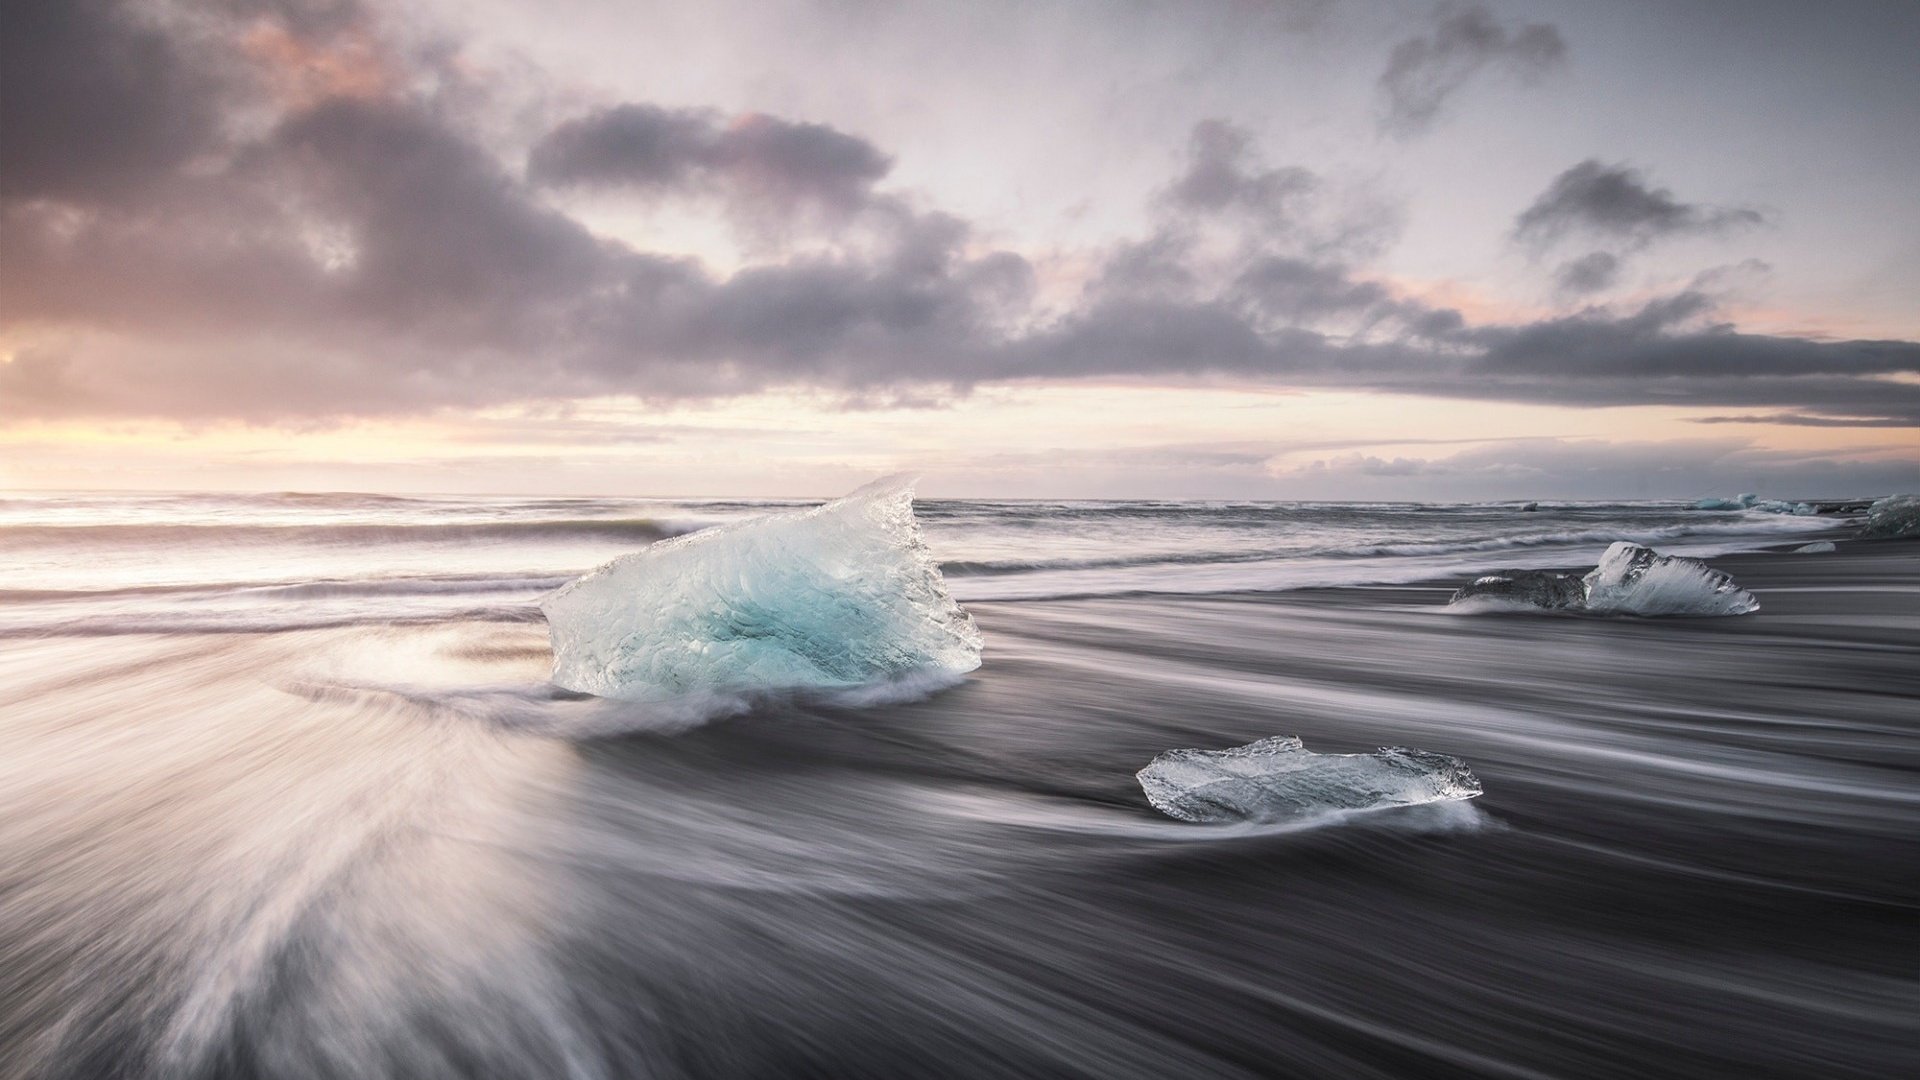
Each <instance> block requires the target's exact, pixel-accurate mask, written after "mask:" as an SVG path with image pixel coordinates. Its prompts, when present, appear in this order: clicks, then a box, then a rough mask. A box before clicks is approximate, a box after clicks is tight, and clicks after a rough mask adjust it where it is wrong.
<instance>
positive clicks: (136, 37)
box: [0, 0, 220, 199]
mask: <svg viewBox="0 0 1920 1080" xmlns="http://www.w3.org/2000/svg"><path fill="white" fill-rule="evenodd" d="M151 14H152V13H151V12H143V11H142V10H140V9H138V8H136V7H135V6H134V5H132V4H126V3H120V2H118V0H6V2H5V3H4V5H0V28H4V29H0V198H26V197H34V196H45V195H56V194H57V195H62V196H67V197H75V198H81V197H84V198H88V199H98V198H103V197H115V196H123V195H127V194H129V193H131V192H132V191H134V190H136V189H138V188H140V187H141V186H143V185H145V184H147V183H150V182H152V181H154V180H156V179H158V178H160V177H163V176H165V175H166V174H167V172H168V171H169V170H171V169H173V168H174V167H176V166H178V165H180V164H181V163H182V162H184V161H186V160H187V159H188V158H190V157H192V156H193V155H194V154H195V153H196V152H198V151H199V150H201V149H203V148H204V147H206V146H207V145H208V144H209V143H210V142H211V141H212V139H213V137H214V133H215V125H216V122H217V120H218V115H217V96H218V93H219V90H220V86H219V83H218V81H217V80H216V78H215V77H214V74H213V73H212V72H211V71H210V70H207V69H205V68H201V67H199V66H197V65H196V64H195V63H194V58H193V57H192V56H191V55H190V49H189V48H187V47H185V46H183V45H182V44H180V43H179V42H178V41H177V40H176V38H175V36H173V35H170V34H169V33H168V32H167V31H166V29H165V28H164V27H163V26H162V25H160V24H158V23H156V22H155V21H153V19H152V18H151Z"/></svg>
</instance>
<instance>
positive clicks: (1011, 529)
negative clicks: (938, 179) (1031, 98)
mask: <svg viewBox="0 0 1920 1080" xmlns="http://www.w3.org/2000/svg"><path fill="white" fill-rule="evenodd" d="M794 505H798V504H792V503H779V502H765V501H739V500H733V501H721V500H646V499H561V498H475V497H458V498H455V497H447V498H425V497H405V498H401V497H386V496H369V495H344V494H343V495H325V494H323V495H303V494H283V495H261V496H235V495H206V494H197V495H196V494H182V495H116V494H88V493H80V494H63V495H39V494H33V495H8V496H6V497H4V498H0V747H4V749H0V1077H5V1078H6V1080H29V1078H31V1080H67V1078H71V1080H94V1078H120V1077H124V1078H135V1077H140V1078H145V1077H161V1078H176V1077H177V1078H196V1080H197V1078H208V1080H212V1078H242V1077H260V1078H269V1077H271V1078H281V1077H286V1078H316V1080H317V1078H336V1077H337V1078H368V1077H396V1078H409V1080H415V1078H441V1077H445V1078H456V1077H459V1078H467V1077H475V1078H478V1077H486V1078H491V1077H501V1078H528V1080H533V1078H550V1077H570V1078H571V1077H580V1078H609V1080H611V1078H625V1077H688V1078H692V1077H834V1078H858V1077H872V1078H876V1080H881V1078H885V1080H898V1078H908V1077H955V1078H972V1077H1141V1078H1148V1077H1151V1078H1156V1080H1158V1078H1167V1077H1182V1078H1184V1077H1341V1078H1348V1077H1446V1076H1462V1077H1466V1076H1475V1077H1478V1076H1493V1077H1609V1076H1634V1077H1668V1076H1671V1077H1698V1076H1718V1075H1725V1076H1743V1077H1771V1076H1779V1077H1814V1076H1818V1077H1861V1078H1867V1077H1886V1076H1895V1075H1908V1074H1911V1073H1913V1072H1914V1071H1916V1069H1920V1050H1917V1048H1916V1042H1915V1039H1914V1037H1913V1019H1914V1016H1915V1015H1916V1013H1917V1011H1920V979H1916V975H1917V974H1920V969H1917V967H1916V964H1917V961H1916V958H1917V957H1920V783H1916V780H1917V779H1920V544H1915V543H1913V542H1905V541H1884V542H1856V541H1853V540H1851V539H1850V538H1851V537H1852V536H1854V535H1855V532H1856V524H1857V523H1856V522H1853V521H1851V520H1848V519H1845V518H1843V517H1834V516H1824V515H1823V516H1811V517H1796V516H1792V515H1781V514H1768V513H1762V512H1758V511H1739V510H1735V511H1702V510H1695V509H1692V508H1690V507H1688V506H1685V505H1682V504H1676V503H1656V502H1637V503H1608V504H1597V503H1553V502H1541V503H1539V504H1537V505H1534V506H1533V508H1531V509H1528V508H1527V506H1526V504H1520V503H1499V504H1462V505H1421V504H1348V503H1220V502H1210V503H1183V502H1027V501H978V500H938V499H935V500H924V501H922V502H921V503H920V504H919V506H918V514H919V517H920V519H921V522H922V525H923V531H924V539H925V541H926V543H927V544H928V545H929V547H930V548H931V549H932V551H933V553H934V554H935V556H936V557H937V558H938V559H939V560H940V562H941V564H942V567H943V572H944V574H945V576H946V579H947V582H948V584H949V586H950V587H951V589H952V592H953V594H954V595H955V597H956V598H958V599H959V600H960V602H961V603H962V604H964V605H965V606H966V607H967V609H968V610H969V611H970V612H971V613H972V615H973V617H974V619H975V622H976V623H977V625H978V628H979V630H980V632H981V634H982V635H983V636H984V638H985V642H986V651H985V655H984V663H983V664H982V666H981V667H980V668H979V670H977V671H975V672H973V673H972V674H971V675H969V676H968V677H967V678H965V679H964V680H963V681H962V682H960V683H959V684H958V685H956V686H952V687H950V688H947V689H944V690H940V691H939V692H936V693H930V694H925V695H921V696H919V697H917V698H915V699H912V700H892V701H886V702H877V703H866V704H859V703H853V702H848V701H844V700H842V701H837V702H835V701H826V700H811V699H806V698H800V697H779V696H771V697H768V698H766V699H764V700H756V701H753V702H750V703H746V704H742V705H740V706H738V707H736V708H731V709H727V710H720V711H717V712H713V713H704V714H700V715H688V714H686V713H673V712H672V711H671V710H661V709H659V708H656V707H653V706H649V705H642V704H635V703H623V702H615V701H606V700H601V699H596V698H590V697H587V696H585V695H581V694H576V693H570V692H566V691H562V690H559V689H557V688H556V687H554V686H553V685H552V684H551V683H550V682H549V681H548V675H549V673H550V670H551V664H552V657H551V653H550V651H549V649H548V644H547V635H546V627H545V625H544V623H543V622H542V617H541V614H540V610H539V608H538V606H537V603H538V600H539V599H540V597H542V596H543V595H545V594H547V593H548V592H550V591H551V590H553V589H555V588H556V587H558V586H559V585H561V584H563V583H564V582H566V581H567V580H569V579H570V578H572V577H573V576H575V575H578V574H580V573H582V572H583V571H586V570H588V569H590V568H592V567H594V566H595V565H597V564H599V563H601V562H603V561H605V560H607V559H610V558H612V557H614V556H616V555H619V554H621V553H624V552H627V551H632V550H635V549H638V548H641V547H644V546H646V545H648V544H650V543H655V542H658V541H660V540H662V539H664V538H668V537H672V536H677V535H682V534H685V533H687V532H689V531H692V530H697V529H700V528H703V527H706V526H709V525H714V524H720V523H725V522H730V521H738V520H742V519H745V518H748V517H751V516H754V515H758V514H763V513H767V512H769V511H773V510H779V509H785V508H791V507H792V506H794ZM1829 539H1830V540H1837V541H1840V544H1839V550H1838V551H1837V552H1833V553H1828V554H1819V555H1802V554H1792V553H1790V552H1791V549H1792V548H1794V547H1798V546H1800V545H1802V544H1805V543H1807V542H1810V541H1816V540H1829ZM1616 540H1632V541H1636V542H1641V543H1647V544H1650V545H1652V546H1655V547H1657V548H1659V549H1660V550H1661V551H1663V552H1672V553H1682V554H1693V555H1697V556H1703V557H1709V558H1710V559H1711V561H1712V562H1713V564H1714V565H1715V566H1717V567H1719V568H1720V569H1723V570H1726V571H1727V572H1729V573H1731V574H1732V575H1733V576H1734V577H1735V579H1736V580H1738V581H1739V583H1740V584H1741V585H1743V586H1745V587H1747V588H1748V589H1750V590H1751V591H1752V592H1753V593H1754V595H1755V596H1756V597H1757V598H1758V599H1759V601H1760V605H1761V606H1760V610H1759V611H1758V612H1757V613H1754V614H1752V615H1742V616H1737V617H1725V618H1707V619H1630V618H1595V617H1573V616H1555V615H1547V614H1537V615H1527V614H1504V615H1477V616H1469V615H1461V614H1458V613H1456V612H1450V611H1448V609H1447V608H1446V605H1445V601H1446V599H1447V597H1448V595H1449V593H1450V591H1451V589H1452V588H1454V587H1455V586H1457V585H1458V584H1460V583H1462V582H1463V581H1465V580H1468V579H1471V578H1472V577H1474V576H1475V575H1477V574H1480V573H1484V572H1486V571H1489V570H1494V569H1500V568H1508V567H1516V568H1525V567H1536V568H1585V567H1590V566H1592V565H1593V563H1594V562H1595V560H1596V559H1597V558H1598V557H1599V555H1600V554H1601V552H1602V551H1603V550H1604V549H1605V548H1606V546H1607V545H1608V544H1609V543H1610V542H1612V541H1616ZM1273 735H1295V736H1299V737H1301V738H1302V739H1304V740H1305V743H1306V745H1307V747H1308V748H1309V749H1312V750H1315V751H1320V752H1330V753H1356V752H1366V751H1370V750H1373V749H1374V748H1376V747H1382V746H1409V747H1416V748H1420V749H1424V750H1430V751H1434V752H1438V753H1444V754H1448V755H1453V756H1457V757H1459V758H1461V759H1462V760H1464V761H1465V762H1467V763H1468V765H1469V766H1470V767H1471V768H1472V770H1473V772H1474V774H1475V775H1476V776H1477V777H1478V778H1479V779H1480V781H1481V782H1482V784H1483V785H1484V789H1485V793H1484V794H1483V795H1482V796H1481V797H1479V798H1477V799H1473V800H1471V801H1467V802H1450V803H1439V804H1432V805H1426V806H1413V807H1403V808H1396V809H1391V810H1381V811H1372V812H1357V813H1330V814H1325V815H1320V816H1317V817H1313V818H1311V819H1306V820H1298V821H1291V822H1287V823H1282V824H1264V825H1258V824H1247V825H1220V826H1196V825H1192V824H1187V823H1183V822H1179V821H1175V820H1172V819H1171V818H1168V817H1166V816H1164V815H1161V814H1159V813H1158V812H1156V811H1155V810H1154V809H1153V808H1152V807H1151V806H1149V805H1148V803H1147V802H1146V800H1145V798H1144V797H1143V796H1142V793H1141V790H1140V787H1139V785H1138V783H1137V782H1136V781H1135V779H1134V773H1135V772H1136V771H1137V770H1139V769H1140V768H1141V767H1143V766H1144V765H1146V764H1147V762H1148V761H1150V760H1151V759H1152V758H1153V757H1154V756H1155V755H1156V754H1159V753H1161V752H1163V751H1165V750H1168V749H1172V748H1177V747H1202V748H1224V747H1229V746H1235V745H1240V744H1243V743H1247V742H1250V741H1252V740H1255V739H1260V738H1265V737H1268V736H1273Z"/></svg>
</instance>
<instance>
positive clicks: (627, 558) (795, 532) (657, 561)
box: [540, 480, 981, 700]
mask: <svg viewBox="0 0 1920 1080" xmlns="http://www.w3.org/2000/svg"><path fill="white" fill-rule="evenodd" d="M540 606H541V610H542V611H544V612H545V613H546V616H547V623H548V626H549V633H550V635H551V637H552V640H553V653H554V661H553V681H554V682H555V683H557V684H559V685H560V686H563V687H566V688H568V689H570V690H578V691H582V692H584V693H589V694H596V695H599V696H601V697H613V698H626V699H634V700H654V699H662V698H669V697H676V696H680V695H686V694H697V693H706V692H710V693H740V692H747V693H752V692H758V691H775V690H798V689H847V688H853V687H862V686H869V685H873V684H878V683H884V682H888V681H892V680H896V679H903V678H908V677H920V676H926V675H933V676H953V677H958V676H959V675H962V674H964V673H966V672H969V671H972V670H973V669H975V668H977V667H979V666H980V650H981V639H980V634H979V631H977V630H976V629H975V628H974V625H973V620H972V618H971V617H969V616H968V615H967V613H966V612H965V611H963V610H962V609H961V608H960V605H959V604H957V603H955V602H954V599H953V597H952V596H950V595H949V594H948V592H947V588H946V584H945V582H944V581H943V580H942V579H941V576H940V568H939V564H938V563H937V562H936V561H935V560H934V558H933V555H932V553H931V552H929V551H928V550H927V547H926V545H925V543H923V542H922V541H921V538H920V531H919V525H918V523H917V522H916V521H915V520H914V516H913V489H912V486H911V484H910V483H908V482H905V481H901V480H887V481H881V482H879V483H876V484H871V485H868V486H867V487H864V488H862V489H860V490H859V491H856V492H854V493H853V494H851V495H848V496H847V497H845V498H842V499H839V500H836V501H834V502H830V503H827V504H826V505H824V506H819V507H815V508H813V509H810V510H803V511H798V512H794V513H785V514H772V515H768V516H765V517H760V518H755V519H752V520H750V521H743V522H737V523H734V524H730V525H722V526H718V527H716V528H712V529H707V530H705V531H702V532H697V533H693V534H690V535H687V536H682V537H677V538H675V539H672V540H666V541H662V542H660V543H657V544H654V545H653V546H651V547H647V548H643V549H642V550H640V551H636V552H633V553H631V554H628V555H623V556H621V557H620V558H618V559H615V560H613V561H612V562H610V563H608V564H606V565H605V566H602V567H600V568H599V569H597V570H595V571H593V572H592V573H590V574H587V575H586V576H584V577H581V578H578V579H576V580H575V581H573V582H571V583H569V584H567V585H565V586H563V587H562V588H560V589H559V590H558V591H557V592H554V593H553V594H551V595H549V596H548V597H546V599H544V600H543V601H541V605H540Z"/></svg>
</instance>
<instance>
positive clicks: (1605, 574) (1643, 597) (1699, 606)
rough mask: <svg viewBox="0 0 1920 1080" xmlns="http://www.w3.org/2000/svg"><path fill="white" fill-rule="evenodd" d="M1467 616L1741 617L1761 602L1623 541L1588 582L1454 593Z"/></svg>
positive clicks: (1533, 582) (1477, 584)
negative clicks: (1511, 612)
mask: <svg viewBox="0 0 1920 1080" xmlns="http://www.w3.org/2000/svg"><path fill="white" fill-rule="evenodd" d="M1447 603H1448V605H1449V606H1451V605H1455V604H1457V605H1460V606H1461V607H1462V608H1463V609H1465V610H1467V611H1474V610H1486V609H1489V608H1491V609H1498V608H1516V607H1517V608H1540V609H1545V610H1549V611H1586V612H1592V613H1594V614H1597V615H1744V614H1746V613H1747V612H1749V611H1758V610H1759V609H1760V601H1758V600H1755V599H1754V598H1753V594H1752V593H1750V592H1748V591H1747V590H1745V589H1742V588H1741V587H1740V586H1738V585H1736V584H1734V580H1733V578H1731V577H1729V576H1727V575H1726V574H1725V573H1722V572H1721V571H1719V570H1715V569H1714V568H1713V567H1711V566H1708V565H1707V564H1706V563H1703V562H1701V561H1700V560H1699V559H1689V558H1686V557H1684V556H1680V555H1662V554H1660V553H1658V552H1656V551H1654V550H1653V549H1652V548H1644V547H1641V546H1640V545H1638V544H1629V543H1627V542H1626V541H1624V540H1623V541H1621V542H1619V543H1617V544H1614V545H1613V546H1612V547H1610V548H1608V549H1607V553H1606V554H1605V555H1603V556H1601V558H1600V565H1599V566H1596V567H1594V568H1593V569H1592V570H1591V571H1589V572H1588V573H1587V574H1586V576H1584V577H1574V576H1573V575H1571V574H1555V573H1550V572H1547V571H1542V570H1503V571H1501V572H1499V573H1497V574H1489V575H1487V576H1486V577H1482V578H1479V579H1477V580H1475V581H1474V582H1473V583H1471V584H1469V585H1466V586H1463V587H1462V588H1460V589H1459V590H1457V591H1456V592H1455V593H1454V594H1453V597H1452V598H1451V599H1450V600H1448V601H1447Z"/></svg>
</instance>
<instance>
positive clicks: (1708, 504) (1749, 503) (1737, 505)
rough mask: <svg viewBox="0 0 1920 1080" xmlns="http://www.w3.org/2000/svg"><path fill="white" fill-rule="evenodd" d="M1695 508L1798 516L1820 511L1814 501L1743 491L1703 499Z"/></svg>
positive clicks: (1810, 515) (1806, 515)
mask: <svg viewBox="0 0 1920 1080" xmlns="http://www.w3.org/2000/svg"><path fill="white" fill-rule="evenodd" d="M1693 508H1694V509H1695V510H1761V511H1764V512H1766V513H1769V514H1793V515H1795V516H1798V517H1812V516H1813V515H1815V514H1817V513H1819V512H1820V510H1819V508H1818V507H1816V506H1814V505H1813V504H1812V503H1803V502H1800V503H1797V502H1787V501H1785V500H1783V499H1763V498H1761V497H1760V496H1758V495H1755V494H1753V493H1752V492H1743V493H1741V494H1739V495H1735V496H1734V497H1733V498H1731V499H1701V500H1700V501H1699V502H1696V503H1694V504H1693Z"/></svg>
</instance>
